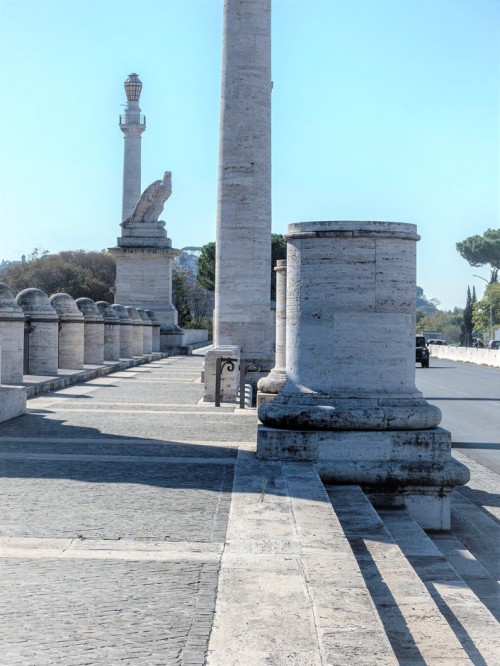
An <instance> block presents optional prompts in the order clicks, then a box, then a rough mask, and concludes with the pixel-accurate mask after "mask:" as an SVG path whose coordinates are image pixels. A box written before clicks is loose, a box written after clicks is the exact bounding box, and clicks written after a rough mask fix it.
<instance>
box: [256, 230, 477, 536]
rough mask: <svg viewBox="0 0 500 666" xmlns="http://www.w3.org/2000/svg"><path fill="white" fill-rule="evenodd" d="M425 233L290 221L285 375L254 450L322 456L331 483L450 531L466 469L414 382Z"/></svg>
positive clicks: (265, 408) (267, 454)
mask: <svg viewBox="0 0 500 666" xmlns="http://www.w3.org/2000/svg"><path fill="white" fill-rule="evenodd" d="M418 238H419V237H418V235H417V234H416V228H415V226H414V225H410V224H397V223H389V222H311V223H307V224H292V225H290V226H289V229H288V237H287V240H288V256H287V281H288V285H287V327H286V337H287V344H286V359H287V360H286V363H287V379H286V383H285V386H284V387H283V390H282V392H281V393H280V394H279V395H278V396H277V397H276V398H275V400H274V401H273V402H272V403H268V404H265V405H262V407H261V408H260V410H259V417H260V419H261V421H262V423H263V426H260V427H259V433H258V445H257V455H258V456H259V457H261V458H277V459H282V458H284V459H297V460H304V459H307V460H314V461H316V463H317V466H318V470H319V471H320V474H321V476H322V478H323V479H324V480H325V481H327V482H329V483H342V484H346V483H355V484H360V485H361V486H363V487H364V488H365V490H366V491H367V492H368V493H369V494H370V495H371V496H372V497H373V498H374V499H375V500H376V501H378V502H384V503H390V504H394V503H395V502H404V503H405V505H406V506H407V508H408V510H409V511H410V512H411V513H412V515H414V517H415V518H416V519H417V520H419V521H420V522H421V524H422V525H423V526H424V527H426V528H429V529H449V500H448V496H449V494H450V492H451V490H452V489H453V487H454V486H456V485H461V484H463V483H466V481H467V480H468V470H467V469H466V468H465V467H464V466H463V465H461V464H459V463H456V462H454V461H452V459H451V438H450V434H449V433H447V432H446V431H443V430H441V429H437V426H438V424H439V422H440V420H441V413H440V411H439V409H438V408H437V407H434V406H432V405H429V404H428V403H427V402H426V400H424V398H423V397H422V394H421V393H420V392H419V391H418V390H417V389H416V387H415V349H414V346H415V273H416V267H415V249H416V241H417V240H418ZM360 340H363V341H364V342H365V343H366V341H369V343H370V345H369V348H367V346H366V344H364V345H363V347H362V348H360V346H359V344H360Z"/></svg>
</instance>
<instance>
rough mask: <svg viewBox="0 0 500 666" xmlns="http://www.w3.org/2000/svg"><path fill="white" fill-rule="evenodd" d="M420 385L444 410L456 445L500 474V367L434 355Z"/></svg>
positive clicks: (420, 372)
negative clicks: (443, 358) (459, 361)
mask: <svg viewBox="0 0 500 666" xmlns="http://www.w3.org/2000/svg"><path fill="white" fill-rule="evenodd" d="M415 374H416V384H417V388H418V389H420V391H422V392H423V394H424V397H425V398H426V399H427V400H428V401H429V402H430V403H432V404H434V405H437V406H438V407H439V408H440V410H441V411H442V413H443V420H442V421H441V426H442V427H443V428H446V429H447V430H450V431H451V434H452V440H453V448H454V449H457V450H459V451H462V452H463V453H465V455H467V456H469V458H473V459H474V460H476V461H477V462H479V463H480V464H481V465H484V466H485V467H488V468H489V469H491V470H493V471H494V472H496V473H498V474H500V370H498V369H495V368H484V367H481V366H478V365H471V364H466V363H455V362H453V361H443V360H442V359H433V358H431V367H430V368H428V369H427V368H421V367H420V366H418V367H416V373H415Z"/></svg>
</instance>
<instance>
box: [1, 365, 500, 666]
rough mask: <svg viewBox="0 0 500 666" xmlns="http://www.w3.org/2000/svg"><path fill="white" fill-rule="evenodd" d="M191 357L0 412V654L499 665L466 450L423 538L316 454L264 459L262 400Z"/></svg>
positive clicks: (483, 510)
mask: <svg viewBox="0 0 500 666" xmlns="http://www.w3.org/2000/svg"><path fill="white" fill-rule="evenodd" d="M201 365H202V357H201V355H200V356H198V355H194V356H189V357H171V358H167V359H163V360H161V361H155V362H153V363H150V364H147V365H143V366H137V367H134V368H130V369H128V370H124V371H122V372H118V373H115V374H113V375H109V376H106V377H100V378H95V379H93V380H92V381H90V382H88V383H86V384H81V385H75V386H70V387H68V388H65V389H63V390H61V391H58V392H56V393H50V394H44V395H40V396H38V397H35V398H33V399H31V400H30V401H29V403H28V408H29V413H28V414H27V415H26V416H23V417H20V418H18V419H15V420H13V421H11V422H8V423H5V424H3V425H1V426H0V501H1V506H2V512H1V514H0V665H1V666H19V665H23V666H39V665H40V666H42V665H45V664H47V665H48V664H60V665H63V666H77V665H82V666H83V665H84V664H90V665H101V664H106V665H109V664H111V665H113V664H121V663H129V664H134V665H136V664H137V665H141V664H148V665H150V664H152V665H154V664H162V665H166V666H170V665H177V664H179V665H186V666H187V665H190V666H202V665H204V664H208V665H210V666H261V665H262V666H263V665H267V666H284V665H287V666H327V665H331V666H333V665H335V666H345V665H348V664H356V665H361V666H365V665H372V664H373V665H375V664H377V666H379V665H380V664H384V665H385V664H398V663H399V664H407V665H408V666H415V665H417V664H418V665H422V664H424V665H425V664H436V666H438V665H445V664H447V665H449V666H452V665H453V666H456V665H457V664H469V663H473V664H480V665H481V666H483V665H484V664H495V663H500V642H499V641H500V638H499V637H498V632H497V633H495V628H496V627H497V626H498V625H495V619H494V614H495V613H496V612H497V610H498V605H497V602H498V597H497V596H495V594H496V590H495V587H494V585H495V584H496V580H495V575H496V574H497V572H498V569H497V567H498V561H499V559H498V558H497V554H498V551H497V550H495V548H497V546H498V544H497V545H495V541H494V540H495V538H496V535H497V534H498V515H497V514H496V513H495V512H496V511H498V509H497V508H496V507H497V506H498V504H496V506H493V508H491V507H489V506H488V507H487V506H483V505H481V502H482V503H483V504H485V503H486V502H489V504H495V502H494V501H493V499H494V497H495V496H496V498H497V499H498V494H497V493H498V486H497V489H496V491H495V490H494V488H495V484H496V482H497V481H498V478H491V475H489V473H488V471H487V470H484V468H481V466H478V467H477V468H474V469H473V478H472V481H471V485H470V487H468V488H467V489H464V491H463V493H462V494H460V495H457V498H456V501H455V503H454V507H455V508H454V523H455V525H456V527H457V530H458V531H457V532H456V533H455V532H454V533H452V534H450V535H445V536H439V535H438V536H437V537H436V538H435V539H434V543H433V542H432V541H431V540H430V539H429V538H428V537H427V536H426V535H425V534H424V533H423V532H422V531H421V530H420V528H418V526H416V525H415V524H414V523H413V521H411V519H409V517H408V516H406V514H404V512H400V513H399V514H398V515H394V514H391V513H390V512H389V513H388V514H387V515H386V516H383V518H384V522H382V520H381V518H380V516H379V515H378V514H376V512H375V511H374V510H373V509H372V507H371V505H370V504H369V503H368V502H367V501H366V498H364V495H363V494H362V493H361V491H360V490H359V489H356V488H350V489H342V488H336V489H329V493H330V496H329V495H328V493H327V489H325V488H324V486H323V485H322V483H321V482H320V480H319V478H318V476H317V474H316V471H315V469H314V467H313V466H312V465H310V464H298V463H279V462H262V461H258V460H256V458H255V455H254V450H255V432H256V414H255V410H239V409H237V408H233V407H232V406H228V405H226V406H223V407H221V408H218V409H216V408H215V407H214V406H213V405H209V404H204V403H203V402H201V397H202V386H201V384H200V382H199V376H200V369H201ZM494 476H495V477H496V475H494ZM482 487H485V488H487V490H483V491H482V490H481V488H482ZM481 493H482V494H481ZM495 493H496V494H495ZM464 507H465V508H464ZM490 508H491V511H490ZM468 525H474V529H475V531H476V532H475V533H472V532H471V529H469V527H468ZM495 529H496V530H497V531H495ZM408 535H410V536H408ZM471 535H472V536H471ZM465 542H467V544H468V545H464V544H465ZM415 544H417V545H415ZM412 548H413V550H412ZM415 548H418V553H417V555H419V556H427V559H425V557H420V559H419V558H417V559H414V560H413V561H412V559H411V558H412V557H414V558H415V556H416V553H415ZM437 548H441V549H442V550H441V551H439V552H438V550H437ZM406 551H407V552H406ZM443 552H445V553H446V557H447V558H448V560H445V558H444V556H443V554H442V553H443ZM464 553H465V557H464ZM472 553H474V554H472ZM453 558H455V560H456V566H455V567H454V568H448V569H443V562H444V564H446V566H447V567H450V565H449V564H448V562H453ZM464 561H468V562H469V566H468V567H467V566H466V565H465V564H464ZM472 561H475V562H476V565H477V566H474V563H473V565H472V566H471V564H470V563H471V562H472ZM460 566H462V573H461V572H460V571H458V569H459V568H460ZM478 567H479V568H478ZM457 571H458V573H457ZM391 572H392V573H391ZM433 576H434V577H433ZM467 577H468V578H467ZM464 578H465V579H467V583H465V582H464ZM469 584H470V587H469ZM474 586H475V587H474ZM471 588H472V589H474V592H472V591H471ZM436 590H438V591H439V598H438V595H437V594H436V592H435V591H436ZM384 595H385V597H384ZM387 595H389V596H387ZM442 599H444V601H445V605H446V607H447V608H448V609H450V612H451V613H452V614H453V616H454V617H455V620H453V618H452V617H450V616H449V614H448V617H446V613H444V610H445V609H444V607H443V603H442V602H441V600H442ZM415 604H416V606H415ZM457 618H458V619H457ZM495 636H497V638H495ZM497 654H498V656H499V659H498V660H496V655H497Z"/></svg>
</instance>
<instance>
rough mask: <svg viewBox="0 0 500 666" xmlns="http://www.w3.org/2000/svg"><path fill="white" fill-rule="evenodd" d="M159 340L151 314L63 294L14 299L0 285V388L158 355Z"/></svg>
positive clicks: (24, 294) (27, 292)
mask: <svg viewBox="0 0 500 666" xmlns="http://www.w3.org/2000/svg"><path fill="white" fill-rule="evenodd" d="M159 340H160V323H159V322H158V320H157V319H156V317H155V315H154V313H153V312H151V311H148V312H146V311H144V310H137V309H135V308H127V307H122V306H120V305H110V304H109V303H107V302H105V301H99V302H97V303H94V301H93V300H91V299H90V298H78V299H76V300H74V299H73V298H72V297H71V296H69V295H68V294H54V295H53V296H51V297H50V298H49V297H48V296H47V294H45V293H44V292H43V291H41V290H40V289H24V290H23V291H21V292H20V293H19V294H17V296H16V295H15V294H14V293H13V292H12V291H11V290H10V289H9V288H8V287H7V286H6V285H4V284H2V283H0V346H1V354H0V384H3V385H4V384H10V385H16V384H17V385H19V384H22V383H23V381H24V377H25V376H26V375H37V376H39V375H41V376H54V375H57V374H58V371H59V370H60V369H61V370H67V369H73V370H83V369H84V366H89V365H92V366H95V365H102V364H104V363H106V362H117V361H120V360H121V359H134V358H138V357H139V358H142V357H143V356H147V355H150V354H152V353H153V352H159V351H160V347H159Z"/></svg>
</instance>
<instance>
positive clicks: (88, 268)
mask: <svg viewBox="0 0 500 666" xmlns="http://www.w3.org/2000/svg"><path fill="white" fill-rule="evenodd" d="M115 277H116V262H115V258H114V257H113V255H111V254H108V253H107V252H106V251H103V252H85V251H84V250H77V251H64V252H59V254H48V253H47V252H46V251H40V250H39V249H38V248H36V249H35V250H33V252H32V253H31V254H30V255H29V257H28V260H27V261H26V262H25V263H24V264H14V265H12V266H9V267H8V268H6V269H5V270H4V271H3V272H2V274H1V281H2V282H4V283H5V284H6V285H7V286H9V287H10V288H11V289H12V291H13V292H14V293H16V294H17V293H19V292H20V291H22V290H23V289H27V288H29V287H36V288H37V289H41V290H42V291H44V292H45V293H46V294H47V295H48V296H52V294H57V293H59V292H64V293H66V294H69V295H70V296H72V297H73V298H75V299H76V298H80V297H81V296H86V297H87V298H91V299H92V300H94V301H110V302H113V294H112V292H111V288H112V286H113V285H114V283H115Z"/></svg>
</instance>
